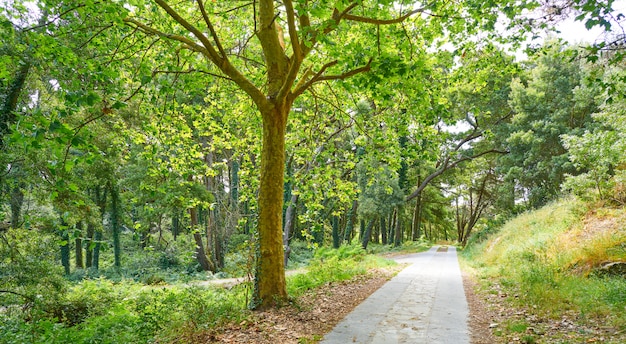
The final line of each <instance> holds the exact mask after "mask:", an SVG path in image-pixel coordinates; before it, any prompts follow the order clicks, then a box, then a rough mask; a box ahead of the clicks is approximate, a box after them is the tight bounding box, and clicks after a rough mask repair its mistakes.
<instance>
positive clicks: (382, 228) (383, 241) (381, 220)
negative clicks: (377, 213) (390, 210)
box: [380, 216, 387, 245]
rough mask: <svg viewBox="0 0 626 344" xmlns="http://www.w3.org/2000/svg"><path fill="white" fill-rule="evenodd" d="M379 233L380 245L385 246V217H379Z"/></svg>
mask: <svg viewBox="0 0 626 344" xmlns="http://www.w3.org/2000/svg"><path fill="white" fill-rule="evenodd" d="M380 233H381V234H382V244H383V245H387V226H386V225H385V217H384V216H381V217H380Z"/></svg>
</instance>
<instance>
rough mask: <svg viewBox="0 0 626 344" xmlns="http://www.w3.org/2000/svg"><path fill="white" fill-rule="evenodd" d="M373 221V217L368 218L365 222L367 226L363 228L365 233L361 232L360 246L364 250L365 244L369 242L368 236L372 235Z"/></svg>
mask: <svg viewBox="0 0 626 344" xmlns="http://www.w3.org/2000/svg"><path fill="white" fill-rule="evenodd" d="M375 223H376V220H375V219H372V220H370V221H369V223H368V224H367V228H366V229H365V233H363V237H362V241H361V247H363V249H364V250H367V244H369V242H370V238H371V236H372V228H374V224H375Z"/></svg>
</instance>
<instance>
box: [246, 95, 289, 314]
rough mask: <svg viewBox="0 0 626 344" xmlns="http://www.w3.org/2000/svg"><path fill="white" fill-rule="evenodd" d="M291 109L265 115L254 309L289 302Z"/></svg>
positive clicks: (281, 108)
mask: <svg viewBox="0 0 626 344" xmlns="http://www.w3.org/2000/svg"><path fill="white" fill-rule="evenodd" d="M288 111H289V107H288V106H287V105H285V106H284V107H278V108H273V109H272V110H271V111H269V113H262V115H263V149H262V151H261V180H260V186H259V225H258V230H259V232H258V235H259V253H258V257H257V263H256V275H255V288H254V295H253V299H252V302H253V304H252V307H253V308H260V309H263V308H267V307H272V306H274V305H276V304H279V303H281V302H283V301H284V300H286V299H287V287H286V284H285V262H284V258H285V256H284V253H283V236H282V231H283V226H282V222H283V187H284V175H283V174H284V171H285V129H286V121H287V112H288Z"/></svg>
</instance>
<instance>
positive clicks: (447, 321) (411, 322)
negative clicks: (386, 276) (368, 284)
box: [320, 246, 470, 344]
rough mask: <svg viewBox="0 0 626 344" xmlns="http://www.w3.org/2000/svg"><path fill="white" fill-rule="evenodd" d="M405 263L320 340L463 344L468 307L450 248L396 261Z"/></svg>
mask: <svg viewBox="0 0 626 344" xmlns="http://www.w3.org/2000/svg"><path fill="white" fill-rule="evenodd" d="M395 259H396V261H398V262H401V263H410V264H411V265H410V266H409V267H407V268H406V269H404V270H402V272H400V273H399V274H398V275H397V276H396V277H394V278H393V279H392V280H390V281H389V282H387V284H385V285H384V286H383V287H382V288H380V289H379V290H378V291H376V292H375V293H374V294H372V295H371V296H370V297H369V298H368V299H366V300H365V301H364V302H363V303H361V304H360V305H359V306H358V307H356V308H355V309H354V311H352V313H350V314H348V316H347V317H346V318H344V320H343V321H341V322H340V323H339V324H338V325H337V326H336V327H335V328H334V329H333V331H331V332H330V333H328V334H326V336H325V337H324V339H323V340H322V341H321V342H320V343H322V344H346V343H385V344H388V343H415V344H419V343H424V344H426V343H428V344H437V343H450V344H467V343H469V342H470V340H469V330H468V326H467V318H468V313H469V311H468V306H467V301H466V299H465V294H464V291H463V280H462V278H461V271H460V269H459V263H458V259H457V255H456V248H455V247H437V246H436V247H433V248H431V249H430V250H429V251H427V252H422V253H417V254H412V255H407V256H401V257H396V258H395Z"/></svg>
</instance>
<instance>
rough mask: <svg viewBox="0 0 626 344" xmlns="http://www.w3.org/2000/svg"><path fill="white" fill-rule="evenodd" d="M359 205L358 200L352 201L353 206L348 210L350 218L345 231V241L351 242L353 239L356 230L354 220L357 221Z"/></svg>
mask: <svg viewBox="0 0 626 344" xmlns="http://www.w3.org/2000/svg"><path fill="white" fill-rule="evenodd" d="M358 205H359V202H358V201H357V200H354V201H352V207H351V208H350V211H349V212H348V220H347V221H346V229H345V230H344V233H343V241H344V242H346V243H350V241H351V240H352V231H353V230H354V222H355V221H356V210H357V207H358Z"/></svg>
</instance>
